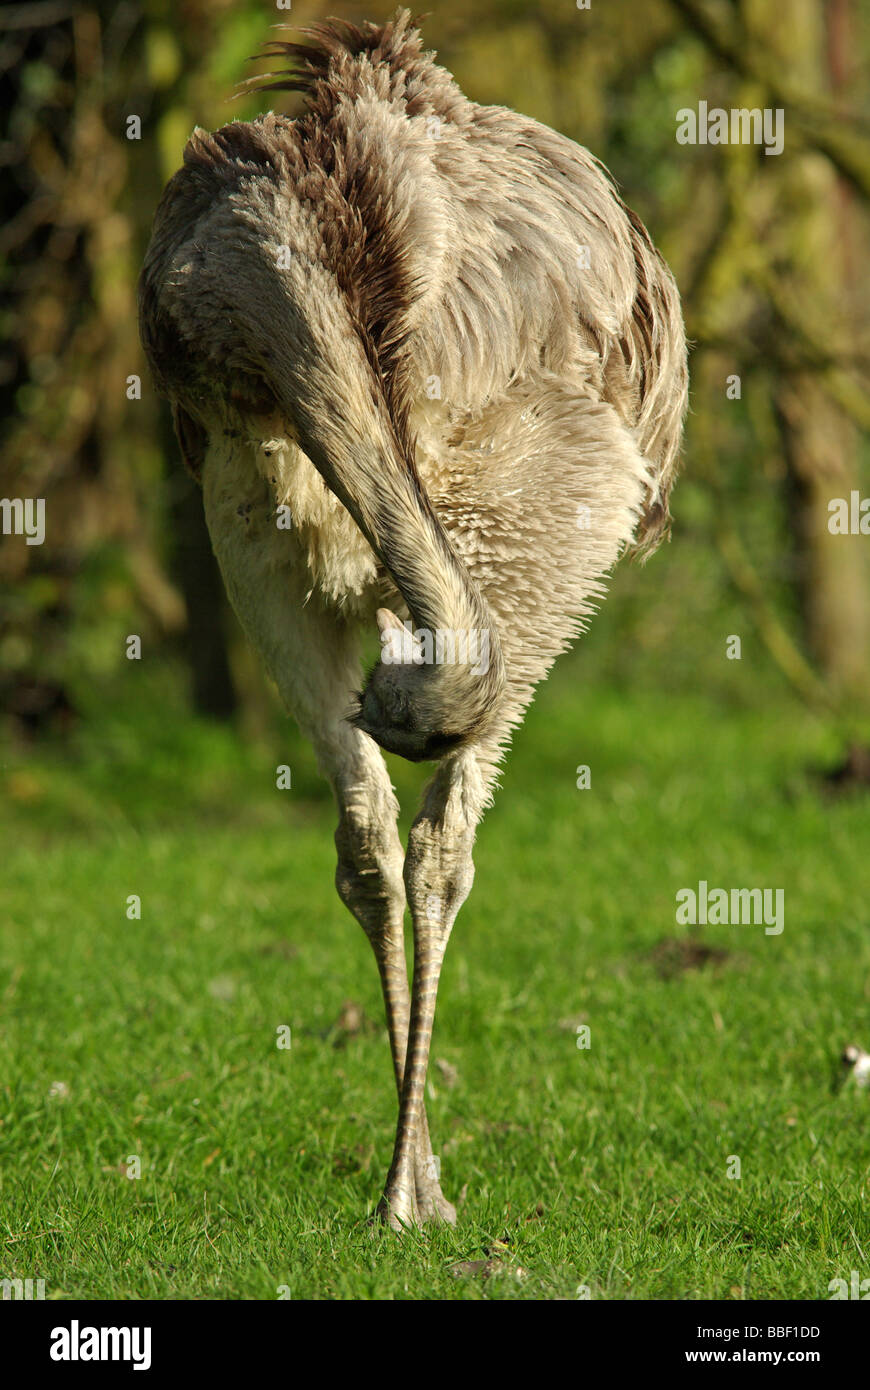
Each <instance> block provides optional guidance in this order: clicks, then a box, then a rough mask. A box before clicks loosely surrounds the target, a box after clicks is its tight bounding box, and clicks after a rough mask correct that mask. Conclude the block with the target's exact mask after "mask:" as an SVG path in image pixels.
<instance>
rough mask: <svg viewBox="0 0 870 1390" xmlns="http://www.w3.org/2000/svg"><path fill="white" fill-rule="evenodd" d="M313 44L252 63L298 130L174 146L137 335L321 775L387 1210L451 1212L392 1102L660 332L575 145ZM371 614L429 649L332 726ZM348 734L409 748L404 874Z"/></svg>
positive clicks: (600, 567)
mask: <svg viewBox="0 0 870 1390" xmlns="http://www.w3.org/2000/svg"><path fill="white" fill-rule="evenodd" d="M315 38H316V42H315V44H314V45H313V46H308V47H305V48H302V47H299V46H294V45H277V46H276V52H281V53H286V54H287V55H289V56H290V57H292V58H294V59H295V61H296V64H297V67H296V69H295V75H291V76H290V78H289V80H286V81H279V82H278V83H276V84H274V85H276V86H282V85H283V86H290V87H293V86H296V87H300V88H302V89H303V90H305V92H306V94H307V105H306V111H305V113H304V114H303V115H302V116H301V117H300V118H299V119H298V120H296V121H291V120H288V119H287V118H285V117H282V116H276V115H273V114H271V113H270V114H269V115H267V116H265V117H262V118H260V119H259V120H258V121H255V122H252V123H242V122H238V123H235V124H233V125H231V126H227V127H225V128H224V129H223V130H221V131H218V132H217V133H216V134H214V135H207V134H206V133H205V132H202V131H196V132H195V133H194V136H193V138H192V139H191V141H190V143H189V145H188V148H187V150H186V152H185V167H184V168H183V169H182V170H181V171H180V172H179V173H178V174H177V175H176V176H175V179H174V180H173V181H172V182H171V183H170V185H169V188H168V190H167V192H166V194H165V195H164V200H163V203H162V204H161V208H160V210H159V212H158V216H157V219H156V221H155V229H154V235H153V238H152V243H151V247H150V248H149V252H148V257H147V259H146V264H145V269H144V271H143V277H142V286H141V301H140V303H141V318H142V332H143V340H144V342H145V345H146V348H147V350H148V354H149V358H150V360H151V363H152V367H153V369H154V371H155V375H156V377H157V379H158V383H159V384H160V385H161V386H162V387H163V389H164V390H165V391H166V392H167V394H169V395H170V398H171V399H172V402H173V407H174V411H175V418H176V426H177V429H178V433H179V438H180V440H181V444H182V449H183V452H184V454H185V457H186V459H187V461H188V464H189V466H190V467H191V468H192V470H193V471H194V472H195V473H196V475H197V476H199V477H200V478H201V481H202V484H203V491H204V501H205V509H206V517H207V520H208V524H209V529H210V532H211V536H212V541H213V544H214V548H215V552H216V554H217V557H218V560H219V562H220V565H221V568H222V571H223V574H224V578H225V581H226V584H227V588H228V591H229V594H230V598H231V600H232V602H233V604H234V606H235V608H236V610H237V612H238V615H239V617H240V619H241V621H242V623H243V625H244V627H245V628H246V630H247V632H248V634H249V636H250V637H251V639H252V641H253V642H254V643H255V645H256V646H257V647H258V649H259V650H260V652H261V653H262V655H263V657H264V659H265V661H266V663H267V666H268V667H269V669H270V671H271V672H272V674H273V676H274V678H275V680H276V682H277V684H278V687H279V689H280V690H281V693H282V695H283V696H284V698H285V700H286V702H287V704H288V706H289V708H290V709H291V711H292V712H293V713H294V714H295V715H296V717H297V719H298V720H299V722H300V724H301V726H302V728H303V729H304V730H305V731H306V732H307V733H308V734H309V736H310V737H311V738H312V740H313V742H314V744H315V748H316V750H317V753H318V756H319V759H320V762H321V766H322V767H323V769H324V771H325V773H326V775H327V776H329V778H330V780H331V781H332V783H333V786H334V788H335V790H336V795H337V799H338V802H339V809H340V824H339V830H338V833H337V836H336V840H337V845H338V850H339V872H338V887H339V891H340V893H341V895H342V897H343V898H344V901H345V902H346V903H347V904H348V906H349V907H350V908H351V910H352V911H353V912H354V913H355V915H356V916H357V917H358V918H359V920H360V921H361V922H362V924H363V926H364V928H365V929H366V931H367V934H368V935H369V937H370V939H371V940H372V944H373V946H374V948H375V952H376V955H377V957H378V962H379V965H380V968H381V974H382V979H383V981H384V990H385V998H386V1002H387V1014H388V1020H389V1021H390V1029H391V1037H392V1039H393V1056H394V1063H395V1066H396V1076H397V1082H398V1083H399V1087H400V1096H401V1113H400V1122H399V1131H398V1135H397V1146H396V1154H395V1155H394V1162H393V1167H392V1169H391V1174H390V1178H389V1179H388V1183H387V1189H386V1194H385V1199H384V1202H383V1204H382V1210H383V1211H384V1213H385V1214H386V1215H387V1216H388V1217H389V1219H390V1220H391V1221H392V1222H393V1224H396V1223H397V1222H404V1221H410V1220H414V1219H416V1217H417V1216H421V1215H422V1216H425V1215H430V1214H433V1213H436V1212H440V1214H442V1215H446V1216H448V1217H449V1216H450V1214H451V1212H450V1208H449V1204H447V1203H446V1202H444V1199H443V1198H442V1197H441V1195H440V1189H438V1184H437V1181H436V1180H435V1179H434V1178H433V1177H431V1176H427V1175H428V1174H429V1166H427V1163H428V1156H429V1152H430V1150H429V1145H428V1135H427V1134H426V1125H425V1115H424V1112H423V1107H422V1088H423V1079H424V1077H425V1064H426V1059H427V1056H428V1042H429V1032H430V1030H431V1022H432V1014H433V1013H434V987H435V985H436V984H437V974H438V969H439V967H440V961H441V958H442V956H443V950H444V947H445V946H446V941H447V937H448V936H449V932H450V928H451V926H452V923H453V919H454V917H455V915H456V912H457V911H458V908H459V906H460V905H461V902H462V901H463V900H464V897H465V896H466V895H467V892H468V890H469V888H470V884H471V877H472V874H473V869H472V865H471V845H472V843H473V838H474V831H475V827H476V824H477V821H478V819H479V817H480V815H481V814H482V811H483V809H484V807H485V805H486V804H487V802H488V799H489V797H490V794H491V789H492V785H493V781H494V777H495V773H496V769H497V765H498V762H499V759H500V757H501V754H502V751H503V749H504V745H505V743H506V741H507V739H508V737H509V734H510V730H511V728H512V727H514V726H515V725H516V724H517V723H518V722H519V721H520V719H521V718H522V715H523V712H524V710H525V708H526V706H527V705H528V702H529V700H530V699H531V696H532V692H533V688H534V686H535V684H536V683H537V682H538V681H539V680H541V679H542V677H543V676H544V675H546V673H547V671H548V670H549V667H550V666H551V664H552V662H553V660H554V659H555V657H556V656H557V655H558V653H559V652H560V651H562V650H564V648H565V647H566V646H567V644H568V643H569V642H570V640H571V639H572V638H573V637H574V636H576V635H577V633H578V631H579V630H580V628H581V626H582V623H583V620H584V619H585V618H586V617H587V616H588V614H589V613H590V612H591V611H592V608H593V607H594V605H595V603H596V601H597V600H598V599H600V597H601V595H602V592H603V578H604V576H605V575H606V573H607V571H608V570H609V569H610V568H611V567H612V565H613V564H614V562H615V561H616V559H617V558H618V556H619V554H620V553H621V551H623V550H624V549H625V548H627V547H630V546H632V545H635V544H640V546H641V547H643V546H644V545H649V544H652V543H654V542H655V540H656V539H657V538H658V536H659V534H660V533H661V531H662V529H663V528H664V526H665V524H666V521H667V498H668V493H669V490H670V486H671V482H672V478H673V474H674V470H675V466H676V461H677V454H678V450H679V442H680V433H681V427H682V419H683V414H684V411H685V405H686V367H685V342H684V337H683V329H682V320H681V316H680V311H679V299H678V296H677V293H676V289H675V287H674V284H673V280H672V279H671V276H670V274H669V272H668V270H667V268H666V266H665V265H664V263H663V261H662V260H661V258H660V257H659V256H658V254H657V253H656V252H655V250H654V249H653V247H652V244H651V242H650V240H649V238H648V236H647V234H646V232H645V230H644V229H643V227H642V226H641V224H640V222H639V221H638V220H637V218H636V217H635V216H634V215H633V214H632V213H631V212H629V210H628V209H627V208H625V206H624V205H623V204H622V202H621V201H620V199H619V198H618V196H617V194H616V193H615V191H614V189H613V186H612V184H611V183H610V181H609V178H608V177H607V175H606V173H605V172H604V171H603V170H602V168H601V166H600V165H598V164H597V163H596V161H594V160H593V159H592V157H591V156H590V155H589V154H588V153H587V152H586V151H585V150H582V149H580V148H579V147H578V146H576V145H574V144H573V143H572V142H571V141H569V140H567V139H565V138H564V137H562V136H560V135H557V134H556V133H554V132H553V131H550V130H548V129H546V128H545V127H543V126H540V125H539V124H537V123H536V122H534V121H532V120H529V119H528V118H526V117H522V116H519V115H516V114H515V113H513V112H511V111H507V110H505V109H503V108H496V107H480V106H476V105H475V104H474V103H472V102H469V101H467V100H466V98H465V97H464V96H463V95H462V93H461V92H460V91H459V89H458V88H457V87H456V85H455V83H454V82H453V80H452V79H451V78H450V76H449V74H448V73H446V72H445V71H444V70H443V69H441V68H438V67H437V66H436V65H435V64H434V62H433V61H432V59H431V57H430V56H429V55H426V54H423V53H422V52H421V46H420V40H419V36H418V34H417V33H416V31H415V30H414V29H413V28H411V27H410V23H409V17H408V15H407V13H401V14H399V15H398V16H397V17H396V19H395V21H393V22H392V23H391V24H388V25H386V26H383V27H382V28H374V27H373V26H367V27H366V28H365V29H363V30H356V29H353V28H351V27H350V26H339V25H338V24H336V23H332V22H330V24H328V25H327V26H321V27H319V29H318V31H317V32H316V35H315ZM376 618H377V621H378V624H379V626H380V628H381V633H382V638H384V639H386V638H388V636H389V633H390V629H391V628H393V627H394V626H395V625H396V623H397V621H401V620H406V619H410V621H411V625H412V626H413V627H414V628H415V629H416V630H417V631H418V632H421V633H423V634H424V635H425V634H427V633H428V634H431V635H432V644H431V646H430V648H429V649H426V648H425V640H424V648H423V649H418V660H416V661H410V662H404V663H402V662H399V663H398V664H394V665H392V666H390V665H388V664H386V663H381V664H380V665H379V666H377V667H376V668H375V671H374V672H373V673H372V675H371V677H370V679H369V682H368V685H367V686H366V689H365V691H364V693H363V695H362V696H361V697H360V704H359V708H358V709H357V711H356V713H355V716H354V718H353V720H352V721H351V722H348V720H347V718H346V716H347V715H348V712H349V710H350V707H351V704H352V699H353V692H354V690H355V689H356V687H357V684H358V661H359V658H358V637H359V633H360V631H361V630H364V629H365V628H366V627H369V628H372V626H373V623H374V621H375V619H376ZM438 634H440V637H437V635H438ZM481 636H482V637H483V638H485V641H481V640H480V639H481ZM466 637H469V639H470V642H471V645H470V646H469V647H468V649H467V650H468V651H472V652H473V653H474V657H473V660H472V659H471V658H469V657H468V656H467V655H466V656H465V659H464V660H463V653H464V652H465V650H466V649H465V648H463V645H462V644H463V641H464V640H465V639H466ZM436 638H437V640H436ZM436 648H437V651H438V652H439V654H440V655H441V656H443V657H444V660H443V661H440V660H438V658H436V657H435V656H433V652H434V651H435V650H436ZM385 650H386V649H385ZM421 650H422V652H423V659H422V660H421V659H420V651H421ZM482 653H483V654H484V656H485V660H481V659H480V658H481V654H482ZM369 735H371V737H372V738H373V739H375V740H376V741H377V742H378V743H380V744H381V745H382V746H383V747H385V748H387V749H389V750H391V751H395V752H398V753H401V754H402V755H404V756H406V757H410V758H413V759H415V760H416V759H420V758H435V759H440V761H439V766H438V771H437V773H436V776H435V778H434V780H433V782H432V783H431V784H430V787H429V789H428V791H427V794H426V796H425V799H424V806H423V810H422V811H421V813H420V816H419V817H418V819H417V821H416V822H415V825H414V827H413V828H412V831H411V835H410V839H409V846H408V853H407V855H406V856H405V860H404V871H403V865H402V854H401V847H400V846H399V843H398V839H397V836H396V832H395V824H394V817H395V800H394V797H393V794H392V790H391V788H390V785H389V779H388V777H387V775H386V772H385V770H384V765H383V761H382V759H381V757H380V755H379V753H378V752H377V749H376V748H375V746H374V743H372V742H371V740H370V738H369V737H368V736H369ZM403 875H404V886H403ZM406 890H407V897H408V903H409V905H410V907H411V911H412V915H413V918H414V930H415V981H414V1002H413V1005H411V1004H410V1001H409V999H408V991H407V981H406V978H405V965H404V956H403V954H402V950H401V945H400V943H401V922H402V916H403V913H404V906H405V891H406ZM400 977H401V978H400ZM409 1028H410V1034H411V1043H410V1050H409V1051H407V1036H408V1030H409ZM406 1053H407V1058H408V1059H409V1061H408V1065H407V1066H406ZM415 1165H416V1166H415ZM414 1172H416V1180H414V1178H413V1176H411V1177H409V1174H412V1175H413V1173H414ZM415 1181H416V1189H415Z"/></svg>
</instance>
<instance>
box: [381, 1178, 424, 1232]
mask: <svg viewBox="0 0 870 1390" xmlns="http://www.w3.org/2000/svg"><path fill="white" fill-rule="evenodd" d="M372 1220H373V1221H374V1222H380V1223H381V1224H382V1225H384V1226H389V1227H390V1228H391V1230H394V1231H398V1232H399V1233H401V1232H402V1231H404V1230H407V1229H408V1227H413V1226H419V1225H420V1212H419V1209H418V1207H417V1198H416V1195H415V1191H414V1186H413V1184H412V1185H411V1186H410V1187H406V1186H403V1185H401V1184H399V1183H387V1186H386V1188H385V1190H384V1195H383V1197H382V1198H381V1200H380V1201H379V1202H378V1205H377V1208H376V1210H375V1214H374V1216H373V1218H372Z"/></svg>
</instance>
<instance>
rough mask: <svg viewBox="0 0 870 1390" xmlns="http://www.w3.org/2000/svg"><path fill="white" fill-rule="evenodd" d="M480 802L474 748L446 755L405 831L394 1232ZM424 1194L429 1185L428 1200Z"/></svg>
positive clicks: (406, 1197)
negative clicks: (409, 967)
mask: <svg viewBox="0 0 870 1390" xmlns="http://www.w3.org/2000/svg"><path fill="white" fill-rule="evenodd" d="M483 799H484V798H483V783H482V778H481V776H480V772H479V770H478V767H477V763H476V760H475V757H474V754H473V752H472V751H471V750H465V751H463V752H462V753H460V754H457V755H456V756H455V757H453V758H448V759H445V761H444V762H443V763H442V764H441V766H440V767H439V769H438V771H437V772H436V774H435V777H434V778H433V780H432V782H431V783H430V785H429V788H428V789H427V792H426V795H425V797H424V802H423V809H422V810H421V812H420V814H419V815H418V817H417V819H416V820H415V822H414V824H413V825H412V826H411V830H410V834H409V836H408V849H407V852H406V854H405V868H404V878H405V891H406V894H407V898H408V905H409V907H410V909H411V915H412V917H413V921H414V984H413V990H412V994H411V1016H410V1025H409V1030H408V1046H407V1052H406V1059H405V1070H404V1076H403V1078H402V1090H401V1099H400V1104H399V1120H398V1125H397V1129H396V1144H395V1149H394V1151H393V1161H392V1164H391V1165H390V1171H389V1174H388V1176H387V1181H386V1184H385V1187H384V1195H383V1197H382V1198H381V1201H380V1203H379V1206H378V1212H379V1214H380V1215H381V1217H382V1218H383V1219H384V1220H386V1221H388V1222H389V1224H390V1225H391V1226H393V1227H394V1228H395V1229H397V1230H398V1229H401V1228H402V1226H404V1225H413V1224H415V1218H416V1217H417V1216H418V1215H419V1209H418V1201H417V1197H416V1193H417V1164H418V1161H419V1157H420V1153H421V1149H423V1148H428V1147H429V1145H428V1136H427V1131H426V1120H425V1110H424V1103H423V1096H424V1091H425V1086H426V1072H427V1069H428V1065H429V1047H430V1043H431V1039H432V1026H433V1023H434V1019H435V1005H436V1002H437V995H438V980H439V978H440V975H441V966H442V964H443V961H444V954H445V951H446V949H447V942H448V940H449V938H450V932H451V930H452V928H453V923H454V921H455V920H456V915H457V913H458V912H459V909H460V907H461V906H462V904H463V903H464V901H465V899H466V898H467V897H468V894H469V892H470V891H471V885H472V882H473V880H474V864H473V862H472V858H471V852H472V848H473V845H474V832H475V829H476V827H477V822H478V820H479V816H480V809H481V807H482V804H483ZM433 1176H434V1175H433ZM424 1178H425V1174H424ZM431 1180H432V1179H429V1181H431ZM429 1190H430V1191H431V1189H429ZM439 1191H440V1189H439ZM425 1193H426V1188H425V1186H424V1201H425ZM446 1205H447V1206H449V1204H446ZM436 1209H437V1202H436ZM451 1210H452V1209H451ZM445 1219H449V1215H446V1216H445Z"/></svg>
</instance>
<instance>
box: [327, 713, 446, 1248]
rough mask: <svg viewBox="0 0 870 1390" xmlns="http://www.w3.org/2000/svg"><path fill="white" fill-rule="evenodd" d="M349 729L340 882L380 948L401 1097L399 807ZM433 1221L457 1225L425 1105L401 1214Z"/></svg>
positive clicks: (404, 1035)
mask: <svg viewBox="0 0 870 1390" xmlns="http://www.w3.org/2000/svg"><path fill="white" fill-rule="evenodd" d="M348 735H349V736H352V737H353V739H354V740H357V741H358V745H359V746H358V750H357V751H358V757H357V761H356V766H355V769H354V772H353V774H352V775H350V776H348V775H345V776H342V777H341V778H336V780H335V782H334V786H335V791H336V797H337V800H338V803H339V807H340V812H341V815H340V820H339V825H338V829H337V831H336V835H335V842H336V847H337V850H338V867H337V870H336V886H337V888H338V892H339V895H340V897H341V899H342V901H343V902H344V903H345V905H346V906H347V907H348V908H349V910H350V911H351V912H352V913H353V915H354V916H355V917H356V919H357V921H358V922H359V923H360V925H361V926H362V928H363V930H364V931H365V933H366V936H367V937H368V939H369V941H370V942H371V946H372V949H373V951H374V954H375V959H376V961H377V965H378V970H379V973H380V977H381V988H382V990H383V996H384V1008H385V1011H386V1018H387V1027H388V1030H389V1034H390V1050H391V1053H392V1058H393V1070H394V1073H395V1078H396V1087H397V1090H398V1093H399V1097H400V1098H401V1094H402V1083H403V1078H404V1071H405V1051H406V1048H407V1043H408V1022H409V1016H410V1008H411V1000H410V992H409V990H408V974H407V966H406V963H405V949H404V936H403V918H404V912H405V888H404V884H403V881H402V862H403V856H402V848H401V844H400V841H399V837H398V832H397V830H396V813H397V810H398V807H397V805H396V800H395V797H394V795H393V791H392V788H391V786H390V783H389V777H388V775H387V772H386V768H385V766H384V763H383V759H382V758H381V756H380V754H379V753H378V752H377V751H376V750H375V748H374V745H373V744H371V742H370V741H369V740H368V739H367V738H366V736H365V735H363V734H359V733H357V732H356V731H355V730H348ZM399 1210H400V1213H401V1214H398V1211H399ZM434 1220H442V1221H447V1222H449V1223H450V1225H454V1224H455V1222H456V1210H455V1208H454V1207H453V1205H452V1203H450V1202H448V1201H447V1198H446V1197H445V1196H444V1194H443V1193H442V1191H441V1187H440V1184H439V1181H438V1177H437V1174H436V1172H435V1169H434V1164H433V1160H432V1148H431V1144H430V1141H429V1128H428V1124H427V1121H426V1111H425V1107H421V1111H420V1124H419V1127H418V1134H417V1142H416V1147H415V1154H414V1183H413V1192H412V1191H411V1190H410V1189H409V1190H408V1191H406V1192H405V1193H404V1194H403V1198H402V1201H401V1204H400V1208H397V1217H396V1221H397V1223H398V1225H399V1226H401V1223H402V1222H404V1223H405V1224H408V1225H417V1224H419V1223H421V1222H426V1221H434ZM390 1224H393V1223H392V1222H391V1223H390Z"/></svg>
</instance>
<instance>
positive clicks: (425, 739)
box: [351, 608, 469, 763]
mask: <svg viewBox="0 0 870 1390" xmlns="http://www.w3.org/2000/svg"><path fill="white" fill-rule="evenodd" d="M377 623H378V631H379V633H380V637H381V660H380V661H379V662H378V663H377V665H376V666H375V667H374V669H373V670H372V672H371V675H370V676H369V679H368V682H367V683H366V688H365V690H364V691H363V692H362V693H361V694H360V696H359V708H358V710H357V711H356V712H355V713H354V714H353V715H352V716H351V723H352V724H353V725H354V726H355V728H357V729H362V730H363V732H364V733H367V734H369V735H370V736H371V737H372V738H373V739H374V740H375V742H376V743H379V744H380V746H381V747H382V748H384V749H386V751H387V752H388V753H398V754H399V756H400V757H402V758H407V759H408V760H409V761H410V762H414V763H419V762H426V761H429V760H432V759H437V758H442V757H444V755H445V754H447V753H450V752H453V751H454V750H455V749H457V748H459V747H460V746H461V745H462V744H463V743H465V742H466V741H467V740H468V738H469V730H468V727H467V719H466V718H465V717H464V712H463V702H462V701H461V700H459V701H452V700H451V699H450V698H449V693H448V691H446V690H445V685H446V684H448V683H449V682H450V674H449V672H447V671H446V670H445V668H442V669H441V670H440V671H438V670H433V668H432V664H431V662H427V661H426V657H425V653H424V650H423V648H422V647H421V644H420V642H419V640H415V638H414V637H413V635H412V633H411V631H410V629H409V627H407V626H405V625H404V624H403V623H401V622H400V621H399V619H398V618H397V617H396V615H395V614H394V613H392V612H391V611H390V610H389V609H388V608H379V609H378V612H377ZM461 679H462V677H461V676H459V677H456V676H454V681H456V680H461ZM445 697H447V698H445ZM450 708H454V709H455V710H456V714H455V715H454V716H453V717H452V718H449V717H445V710H446V709H450ZM445 726H446V727H445Z"/></svg>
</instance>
